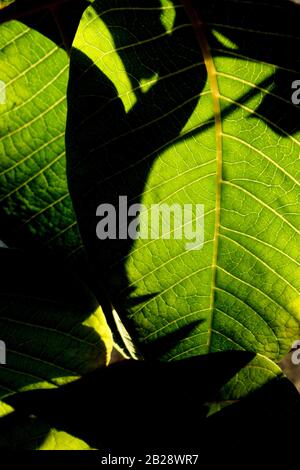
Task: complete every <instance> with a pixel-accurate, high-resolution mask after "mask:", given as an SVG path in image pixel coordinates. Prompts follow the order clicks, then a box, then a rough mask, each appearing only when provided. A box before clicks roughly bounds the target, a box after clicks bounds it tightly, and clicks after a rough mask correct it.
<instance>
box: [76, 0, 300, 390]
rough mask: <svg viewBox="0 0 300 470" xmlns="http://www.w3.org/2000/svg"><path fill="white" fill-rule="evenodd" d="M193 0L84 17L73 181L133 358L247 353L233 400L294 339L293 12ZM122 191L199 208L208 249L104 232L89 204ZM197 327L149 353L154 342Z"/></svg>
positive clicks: (117, 1) (298, 282)
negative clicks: (135, 349) (102, 236)
mask: <svg viewBox="0 0 300 470" xmlns="http://www.w3.org/2000/svg"><path fill="white" fill-rule="evenodd" d="M194 4H195V5H194V6H193V4H192V3H191V2H190V1H188V0H186V1H182V2H180V1H179V0H175V1H174V2H173V1H169V0H162V1H161V2H160V1H159V0H147V1H145V2H143V5H141V3H140V2H139V1H138V0H109V1H105V0H103V1H99V2H98V1H96V2H95V3H93V7H90V8H89V9H88V10H86V12H85V14H84V16H83V18H82V21H81V24H80V27H79V30H78V32H77V35H76V38H75V41H74V44H73V46H74V49H73V52H72V56H71V71H70V81H69V95H68V99H69V113H68V124H67V144H68V145H67V156H68V160H67V161H68V176H69V183H70V189H71V195H72V198H73V202H74V206H75V210H76V212H77V215H78V220H79V224H80V228H81V233H82V236H83V240H84V243H85V245H86V246H87V248H88V250H89V253H90V256H91V257H92V259H93V261H94V262H95V264H96V266H100V265H101V273H100V274H99V282H106V285H107V286H108V289H109V292H110V296H111V298H112V301H113V303H114V306H115V307H116V310H117V311H118V313H119V315H120V316H121V318H122V320H123V321H124V323H125V325H126V327H127V329H128V330H129V332H130V334H131V335H132V337H133V338H134V340H135V341H136V343H137V345H138V346H139V348H140V351H141V353H142V354H144V356H146V357H148V356H152V357H153V356H154V357H155V356H159V357H161V358H163V359H166V360H175V359H176V360H177V359H184V358H186V357H189V356H193V355H198V354H204V353H207V352H214V351H224V350H227V349H241V350H248V351H253V352H255V353H257V356H256V358H255V359H254V360H253V361H252V363H251V364H250V366H249V367H246V368H245V369H244V370H243V371H242V372H241V374H239V375H238V376H237V377H236V378H235V379H233V381H231V383H230V384H229V385H228V387H227V390H226V397H227V398H228V397H229V398H234V397H237V396H240V395H241V394H244V393H246V392H248V391H249V390H250V389H251V388H252V387H256V386H257V385H259V384H262V383H264V382H265V381H266V380H268V379H269V378H271V377H274V375H276V374H277V373H278V367H277V366H276V362H277V361H278V360H279V358H281V357H282V356H283V355H284V354H285V353H286V352H287V351H288V349H289V348H290V345H291V343H292V341H293V340H294V339H297V337H299V335H300V327H299V320H300V300H299V287H300V276H299V263H300V251H299V246H300V239H299V228H300V223H299V222H300V219H299V171H300V166H299V145H300V141H299V108H297V107H296V106H294V105H293V104H292V102H291V94H292V90H291V84H292V82H293V81H294V80H295V79H297V78H298V76H299V72H300V70H299V43H300V38H299V28H298V21H297V18H298V16H297V15H299V7H298V6H296V5H295V4H292V3H291V2H277V3H276V5H274V2H271V1H266V2H258V1H253V2H248V1H246V0H245V1H240V2H237V1H233V0H227V1H222V2H221V1H217V0H215V1H211V0H210V1H207V2H206V1H203V2H201V6H198V4H197V2H194ZM196 6H197V8H196ZM270 17H272V21H271V20H270ZM203 21H204V23H203ZM121 195H126V196H127V197H128V201H129V202H130V203H133V202H142V203H143V204H145V205H146V207H147V208H148V209H149V208H150V205H151V204H155V203H156V204H157V203H159V204H160V203H167V204H169V205H171V204H174V203H176V204H180V205H181V206H182V205H183V204H204V208H205V215H204V220H205V234H204V235H205V239H204V240H205V241H204V246H203V248H202V249H201V250H190V251H188V250H186V246H185V245H186V242H187V240H185V239H183V240H174V237H172V236H171V239H170V240H167V239H162V237H161V238H160V239H158V240H142V239H137V240H135V241H132V240H111V239H110V240H109V239H107V240H98V239H97V237H96V225H97V223H98V222H99V218H97V217H96V209H97V207H98V206H99V205H100V204H102V203H110V204H113V205H115V206H116V208H117V214H118V198H119V196H121ZM144 214H145V213H144ZM142 217H143V214H142ZM171 235H172V234H171ZM172 238H173V239H172ZM104 273H105V275H103V274H104ZM195 322H197V326H195V327H194V328H192V329H191V331H190V332H189V334H188V335H187V336H186V337H185V338H184V339H182V340H181V341H179V342H176V343H174V344H170V346H171V347H170V350H169V351H168V353H165V354H163V355H159V354H158V352H157V350H156V344H157V339H159V338H162V337H164V336H167V335H169V334H171V333H173V332H175V331H177V330H180V329H181V328H182V327H183V326H186V325H188V324H191V325H193V324H195ZM224 396H225V395H224Z"/></svg>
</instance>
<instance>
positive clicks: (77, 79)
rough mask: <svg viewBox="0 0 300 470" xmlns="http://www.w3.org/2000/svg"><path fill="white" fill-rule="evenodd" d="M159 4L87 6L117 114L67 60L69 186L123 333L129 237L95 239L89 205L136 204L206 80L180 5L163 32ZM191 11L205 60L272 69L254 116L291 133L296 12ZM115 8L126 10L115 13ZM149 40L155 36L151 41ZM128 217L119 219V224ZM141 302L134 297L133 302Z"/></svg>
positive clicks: (242, 6) (89, 74) (229, 107)
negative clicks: (129, 92) (116, 72)
mask: <svg viewBox="0 0 300 470" xmlns="http://www.w3.org/2000/svg"><path fill="white" fill-rule="evenodd" d="M174 3H175V2H174ZM176 4H177V3H176ZM160 5H161V4H160V1H159V0H149V1H147V4H145V5H143V6H144V7H147V8H149V10H145V11H143V10H142V9H139V7H140V2H139V1H138V0H135V1H134V0H130V2H128V0H122V1H114V2H112V3H111V2H106V1H101V2H100V1H96V2H95V3H94V4H93V7H94V9H95V10H96V12H97V13H98V15H99V16H101V19H102V20H103V21H104V22H105V24H106V25H107V27H108V29H109V31H110V34H111V35H112V37H113V41H114V45H115V48H116V49H117V50H118V54H119V57H120V59H121V62H122V64H123V66H124V67H125V69H126V72H127V76H128V78H129V79H130V81H131V85H132V88H133V89H134V95H135V100H136V102H135V103H133V105H132V107H131V109H129V110H128V111H127V112H126V110H125V108H124V105H123V103H122V101H121V99H120V98H119V97H118V91H117V89H116V87H115V85H114V84H113V83H112V82H111V81H110V80H109V78H107V77H106V76H105V75H104V74H103V73H102V72H101V71H100V70H99V69H98V67H97V66H96V65H95V64H93V63H92V62H91V60H90V59H89V58H88V57H87V56H85V55H84V54H83V53H82V52H80V51H79V50H76V49H75V50H73V52H72V57H71V70H70V81H69V89H68V103H69V111H68V123H67V138H66V142H67V155H68V156H67V171H68V179H69V187H70V191H71V196H72V199H73V202H74V206H75V210H76V213H77V216H78V221H79V225H80V229H81V234H82V237H83V240H84V243H85V245H86V247H87V248H88V251H89V256H90V259H91V260H92V263H93V264H94V266H95V272H96V273H97V278H98V280H99V284H101V285H103V286H104V291H105V293H106V295H107V296H108V297H109V298H110V299H112V301H113V304H114V306H115V307H116V309H117V311H118V313H119V314H120V316H121V318H122V319H123V320H124V319H125V320H124V321H125V322H126V323H125V326H126V328H127V329H128V331H129V332H130V330H131V327H132V323H131V320H128V319H127V320H126V312H127V310H128V309H129V307H130V306H132V303H131V302H132V300H131V299H130V295H131V294H132V288H128V279H127V275H126V267H125V261H126V258H127V256H128V254H129V253H130V251H131V248H132V246H133V241H132V240H130V239H127V240H112V239H106V240H99V239H97V237H96V226H97V223H98V222H99V220H100V219H99V217H96V209H97V207H98V206H99V205H100V204H103V203H109V204H112V205H113V206H114V207H115V208H116V213H117V220H118V217H119V215H120V210H119V199H118V198H119V196H121V195H123V196H127V198H128V202H129V203H130V204H132V203H139V202H141V196H142V194H143V191H144V189H145V185H146V183H147V180H148V177H149V173H150V171H151V169H152V167H153V164H154V162H155V161H156V159H157V158H158V156H159V154H160V153H161V151H162V150H163V149H164V150H166V149H167V148H168V147H170V146H172V145H173V143H175V142H178V141H180V140H182V139H183V137H182V136H181V135H180V134H181V132H182V129H183V128H184V126H185V124H186V123H187V122H188V120H189V118H190V117H191V115H192V114H193V112H194V110H195V107H196V105H197V104H198V100H199V99H200V100H201V97H200V98H199V96H200V94H201V91H202V90H203V87H204V85H205V82H206V79H207V74H206V69H205V67H204V65H199V63H201V62H202V61H203V57H202V53H201V51H200V48H199V45H198V43H197V39H196V36H195V32H194V30H193V28H192V26H191V25H190V26H188V23H189V21H188V19H187V16H186V14H185V12H184V10H183V8H176V17H175V21H174V27H173V31H172V32H171V33H169V34H167V35H166V34H164V33H165V29H164V26H163V24H162V22H161V11H160ZM198 5H199V4H198V3H197V2H195V8H200V10H201V18H203V19H204V21H205V22H206V23H207V28H206V29H207V36H208V41H209V43H210V45H211V48H212V52H213V54H214V56H217V57H231V56H232V55H234V54H238V55H240V56H242V57H245V61H246V60H249V59H250V60H253V61H263V62H267V63H270V64H275V65H276V66H277V67H278V68H277V70H276V71H275V72H274V73H272V70H271V69H270V77H269V78H262V80H261V81H260V83H259V88H263V89H267V90H269V91H271V93H272V94H273V95H275V96H273V95H272V96H271V95H270V94H268V95H265V97H264V99H263V100H262V101H261V104H260V105H259V106H258V108H257V109H256V110H255V112H256V113H257V114H258V115H260V116H261V118H262V119H263V120H265V122H266V124H267V126H270V127H271V128H272V129H273V131H275V132H276V133H278V135H279V136H280V135H285V133H291V134H293V133H294V132H296V131H297V130H298V129H299V122H300V120H299V116H300V114H299V107H296V106H294V105H292V103H291V94H292V91H291V83H292V82H293V81H294V80H295V79H296V78H298V74H297V71H298V70H299V50H300V49H299V47H298V46H299V39H297V37H298V31H299V26H298V18H299V7H298V6H296V5H295V4H293V3H288V2H285V3H284V4H283V3H282V4H278V5H277V4H276V5H275V6H274V4H273V2H271V1H266V2H263V4H262V2H260V1H258V0H254V1H253V2H247V1H240V2H238V1H227V2H225V1H217V0H216V1H213V2H211V1H207V2H206V1H205V2H201V6H199V7H198ZM128 6H130V9H128V10H126V7H128ZM120 7H122V8H123V10H124V8H125V10H126V11H125V12H124V11H123V10H122V9H121V10H118V9H120ZM151 8H152V10H151ZM104 12H105V13H104ZM270 12H272V20H271V19H270ZM224 24H226V25H227V26H226V27H225V26H222V25H224ZM210 28H215V29H216V30H217V31H218V32H219V33H221V34H222V35H224V36H225V37H227V38H229V39H230V41H232V43H233V44H234V45H235V46H234V47H235V50H233V49H232V47H229V46H228V47H227V46H224V45H222V43H221V42H220V41H221V39H220V38H219V39H217V36H215V35H213V34H212V32H211V31H210ZM257 31H258V32H257ZM153 37H155V38H156V39H155V40H151V38H153ZM133 44H134V45H133ZM99 47H100V43H99ZM197 64H198V65H197ZM245 67H246V62H245ZM258 69H259V66H258ZM257 76H259V71H258V75H257ZM151 77H157V79H158V80H157V81H156V82H155V80H153V83H152V84H151V86H150V87H149V89H148V90H147V91H145V90H143V91H142V90H141V88H140V87H139V86H140V84H141V82H142V81H143V80H149V79H150V78H151ZM253 79H254V81H256V80H257V77H253ZM259 88H258V87H257V85H256V87H254V88H251V91H249V92H247V93H245V94H244V95H242V96H240V98H239V99H238V101H237V103H233V104H230V103H227V104H226V106H224V108H223V110H222V116H223V117H225V116H228V115H230V114H231V113H233V112H234V111H235V110H236V109H237V108H238V107H239V105H240V104H245V105H247V100H249V99H250V98H251V97H253V96H256V95H257V94H260V93H261V90H260V89H259ZM200 113H201V108H200ZM200 118H201V116H200V117H199V119H200ZM212 118H213V116H212ZM249 119H251V115H250V114H249ZM213 125H214V124H213V123H212V122H211V121H210V122H207V124H204V126H202V127H201V128H199V129H194V130H192V131H191V132H190V134H189V135H188V136H189V137H193V136H196V135H198V134H199V133H200V132H202V131H203V130H204V129H206V128H207V127H211V126H213ZM185 137H187V136H185ZM174 165H176V156H175V155H174ZM131 220H132V219H131V218H130V217H129V219H128V224H129V222H130V221H131ZM120 292H122V293H121V294H120ZM156 294H157V293H149V295H156ZM144 300H145V299H144V298H136V299H135V301H136V302H137V303H142V302H143V301H144Z"/></svg>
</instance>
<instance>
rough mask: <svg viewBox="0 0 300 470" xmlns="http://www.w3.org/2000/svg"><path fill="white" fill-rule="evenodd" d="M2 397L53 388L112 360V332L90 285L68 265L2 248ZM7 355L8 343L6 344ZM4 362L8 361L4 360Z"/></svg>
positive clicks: (0, 317)
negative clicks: (3, 345) (74, 274)
mask: <svg viewBox="0 0 300 470" xmlns="http://www.w3.org/2000/svg"><path fill="white" fill-rule="evenodd" d="M0 260H1V271H2V272H3V273H5V276H2V277H1V285H0V337H1V341H3V342H4V343H5V350H6V355H5V356H4V357H5V358H6V361H4V362H5V364H3V365H1V368H0V398H1V400H3V399H5V398H6V397H8V396H10V395H12V394H14V393H16V392H20V391H24V390H30V389H36V388H53V387H56V386H59V385H61V384H64V383H67V382H69V381H70V380H73V379H74V378H76V377H78V376H81V375H83V374H85V373H87V372H89V371H92V370H94V369H96V368H98V367H101V366H104V365H106V364H107V363H108V362H109V357H110V353H111V349H112V340H111V334H110V331H109V329H108V326H107V324H106V321H105V318H104V315H103V313H102V311H101V308H100V307H99V306H98V303H97V301H96V299H95V298H94V296H93V295H92V294H91V293H90V292H89V290H88V289H87V288H86V287H85V286H84V285H83V284H82V283H81V282H80V281H79V280H78V279H77V278H76V277H75V276H73V275H72V273H70V272H69V271H68V270H67V269H65V268H64V267H63V266H62V267H58V266H57V263H55V264H53V263H51V262H50V261H47V260H43V261H41V260H37V259H34V257H33V256H32V255H31V256H28V255H26V256H25V255H22V254H20V253H18V252H16V251H12V250H7V249H1V250H0ZM1 353H2V354H1V359H2V358H3V349H2V350H1ZM1 363H3V361H1Z"/></svg>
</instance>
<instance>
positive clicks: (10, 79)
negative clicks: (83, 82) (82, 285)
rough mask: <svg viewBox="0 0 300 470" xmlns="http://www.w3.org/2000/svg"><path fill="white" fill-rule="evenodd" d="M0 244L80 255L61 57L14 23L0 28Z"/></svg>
mask: <svg viewBox="0 0 300 470" xmlns="http://www.w3.org/2000/svg"><path fill="white" fill-rule="evenodd" d="M0 50H1V55H0V61H1V63H0V68H1V73H0V80H1V83H4V86H5V94H6V99H5V100H4V102H1V104H0V225H1V227H0V236H1V238H2V239H3V240H5V241H6V242H7V244H9V245H10V246H18V247H24V246H28V245H31V246H34V247H37V246H47V247H48V248H52V249H55V250H56V251H60V252H61V253H63V254H69V253H70V252H72V251H74V250H75V251H76V250H77V249H79V248H80V245H81V241H80V237H79V234H78V230H77V226H76V220H75V217H74V213H73V209H72V204H71V201H70V197H69V194H68V189H67V182H66V176H65V144H64V134H65V121H66V84H67V78H68V64H69V61H68V57H67V54H66V53H65V52H64V50H63V49H61V48H60V47H58V46H57V45H56V44H54V43H53V42H52V41H51V40H49V39H48V38H46V37H45V36H43V35H42V34H40V33H38V32H37V31H36V30H34V29H31V28H30V27H27V26H25V25H24V24H22V23H20V22H17V21H9V22H7V23H4V24H2V25H1V26H0Z"/></svg>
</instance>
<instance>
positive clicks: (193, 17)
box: [181, 0, 223, 351]
mask: <svg viewBox="0 0 300 470" xmlns="http://www.w3.org/2000/svg"><path fill="white" fill-rule="evenodd" d="M181 1H182V4H183V6H184V9H185V11H186V13H187V15H188V17H189V19H190V21H191V23H192V26H193V28H194V30H195V33H196V37H197V41H198V43H199V46H200V48H201V51H202V54H203V59H204V63H205V67H206V70H207V77H208V81H209V84H210V89H211V94H212V100H213V112H214V118H215V130H216V159H217V168H216V215H215V229H214V237H213V240H214V248H213V256H212V281H211V282H212V284H211V292H210V306H209V309H210V312H211V313H210V314H211V316H210V320H209V325H208V342H207V347H208V351H209V350H210V345H211V336H212V327H213V311H214V303H215V287H216V276H217V261H218V249H219V232H220V210H221V185H222V169H223V165H222V159H223V147H222V120H221V107H220V93H219V85H218V79H217V72H216V68H215V64H214V61H213V57H212V54H211V50H210V47H209V44H208V41H207V38H206V35H205V27H204V23H203V21H202V20H201V18H200V16H199V13H198V12H197V11H196V10H195V8H194V7H193V4H192V1H191V0H181Z"/></svg>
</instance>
